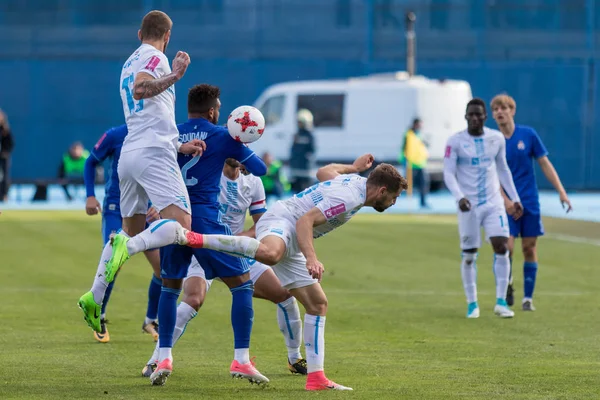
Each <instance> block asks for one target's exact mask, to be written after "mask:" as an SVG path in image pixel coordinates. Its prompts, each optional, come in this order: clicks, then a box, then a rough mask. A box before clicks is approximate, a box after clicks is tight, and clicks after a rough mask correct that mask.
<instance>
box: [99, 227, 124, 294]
mask: <svg viewBox="0 0 600 400" xmlns="http://www.w3.org/2000/svg"><path fill="white" fill-rule="evenodd" d="M121 234H123V235H125V236H127V237H129V236H128V235H127V234H126V233H125V232H123V231H121ZM111 256H112V246H111V245H110V241H109V242H108V243H106V244H105V245H104V249H102V255H100V261H99V262H98V268H97V269H96V276H95V277H94V283H93V284H92V288H91V289H90V290H91V292H92V293H93V294H94V301H95V302H96V304H100V305H101V304H102V301H103V300H104V294H105V293H106V288H108V282H107V281H106V276H105V275H104V274H105V273H106V263H107V262H108V260H110V257H111Z"/></svg>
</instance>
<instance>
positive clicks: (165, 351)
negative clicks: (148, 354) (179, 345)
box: [158, 347, 173, 361]
mask: <svg viewBox="0 0 600 400" xmlns="http://www.w3.org/2000/svg"><path fill="white" fill-rule="evenodd" d="M166 358H169V359H171V361H173V355H172V354H171V348H170V347H161V348H160V349H159V351H158V359H159V360H160V361H163V360H164V359H166Z"/></svg>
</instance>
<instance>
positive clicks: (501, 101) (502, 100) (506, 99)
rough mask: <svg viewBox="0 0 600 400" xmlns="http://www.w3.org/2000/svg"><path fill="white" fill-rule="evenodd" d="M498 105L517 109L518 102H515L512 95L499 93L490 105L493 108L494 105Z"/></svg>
mask: <svg viewBox="0 0 600 400" xmlns="http://www.w3.org/2000/svg"><path fill="white" fill-rule="evenodd" d="M496 106H499V107H503V106H505V107H508V108H510V109H512V110H516V109H517V103H516V102H515V99H513V98H512V97H510V96H509V95H507V94H499V95H497V96H496V97H494V98H493V99H492V102H491V103H490V107H491V108H492V110H493V109H494V107H496Z"/></svg>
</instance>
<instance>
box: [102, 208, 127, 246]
mask: <svg viewBox="0 0 600 400" xmlns="http://www.w3.org/2000/svg"><path fill="white" fill-rule="evenodd" d="M122 225H123V219H122V218H121V213H120V212H118V211H117V212H105V213H103V214H102V240H104V242H103V243H104V244H106V243H108V239H109V238H110V234H111V233H116V232H118V231H120V230H121V227H122Z"/></svg>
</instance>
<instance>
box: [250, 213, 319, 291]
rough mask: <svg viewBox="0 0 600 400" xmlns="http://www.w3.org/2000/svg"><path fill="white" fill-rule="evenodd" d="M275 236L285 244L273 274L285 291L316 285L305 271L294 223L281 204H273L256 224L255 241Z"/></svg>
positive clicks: (304, 262) (315, 280) (304, 259)
mask: <svg viewBox="0 0 600 400" xmlns="http://www.w3.org/2000/svg"><path fill="white" fill-rule="evenodd" d="M267 236H277V237H278V238H280V239H281V240H283V241H284V243H285V248H286V251H285V255H284V257H283V259H282V260H281V261H279V263H277V264H276V265H274V266H273V267H272V268H273V272H275V275H277V278H279V280H280V281H281V286H283V287H284V288H286V289H298V288H301V287H305V286H310V285H312V284H314V283H317V282H318V280H317V279H314V278H313V277H312V276H310V274H309V273H308V270H307V269H306V258H304V255H303V254H302V253H301V252H300V247H299V246H298V240H297V239H296V223H295V221H294V219H293V218H292V216H291V215H290V214H289V211H287V209H286V208H285V207H284V206H282V205H281V204H277V203H276V204H275V205H274V206H273V207H271V208H270V209H269V211H267V212H266V213H265V214H264V215H263V216H262V217H261V218H260V219H259V220H258V222H257V223H256V239H258V240H262V239H263V238H265V237H267Z"/></svg>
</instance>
